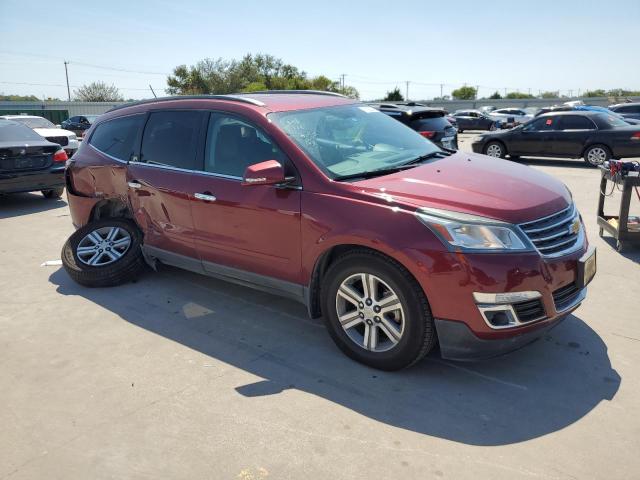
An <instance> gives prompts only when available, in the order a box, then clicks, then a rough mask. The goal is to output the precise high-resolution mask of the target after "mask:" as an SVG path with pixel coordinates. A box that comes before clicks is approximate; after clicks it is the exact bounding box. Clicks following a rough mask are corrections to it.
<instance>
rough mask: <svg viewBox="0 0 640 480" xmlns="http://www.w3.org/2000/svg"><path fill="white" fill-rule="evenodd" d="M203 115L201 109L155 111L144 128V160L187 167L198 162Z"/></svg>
mask: <svg viewBox="0 0 640 480" xmlns="http://www.w3.org/2000/svg"><path fill="white" fill-rule="evenodd" d="M201 123H202V115H201V114H200V112H197V111H191V112H189V111H174V112H154V113H152V114H151V115H149V121H148V122H147V126H146V127H145V129H144V135H143V137H142V147H141V149H140V161H141V162H146V163H155V164H160V165H169V166H172V167H177V168H184V169H187V170H195V169H200V168H199V167H198V166H197V165H196V149H197V145H198V133H199V131H200V125H201Z"/></svg>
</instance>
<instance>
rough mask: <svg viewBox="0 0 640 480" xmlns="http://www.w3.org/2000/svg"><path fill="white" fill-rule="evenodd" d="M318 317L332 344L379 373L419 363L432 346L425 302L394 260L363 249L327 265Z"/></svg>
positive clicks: (432, 330)
mask: <svg viewBox="0 0 640 480" xmlns="http://www.w3.org/2000/svg"><path fill="white" fill-rule="evenodd" d="M321 295H322V313H323V316H324V319H325V323H326V325H327V328H328V330H329V333H330V334H331V338H332V339H333V341H334V342H336V345H337V346H338V347H339V348H340V349H341V350H342V351H343V352H344V353H345V354H346V355H348V356H349V357H351V358H353V359H354V360H357V361H358V362H362V363H364V364H366V365H369V366H371V367H374V368H379V369H381V370H398V369H400V368H405V367H408V366H410V365H413V364H414V363H416V362H418V361H419V360H420V359H421V358H423V357H424V356H425V355H426V354H427V353H428V352H429V350H431V348H432V347H433V345H434V344H435V342H436V332H435V326H434V323H433V318H432V317H431V311H430V309H429V303H428V302H427V298H426V296H425V294H424V292H423V290H422V288H421V287H420V285H419V284H418V283H417V282H416V280H415V279H414V278H413V276H412V275H411V274H410V273H409V272H408V271H407V270H406V268H404V266H402V265H400V264H399V263H398V262H396V261H395V260H394V259H392V258H389V257H387V256H385V255H383V254H381V253H378V252H374V251H371V250H367V249H357V250H353V251H350V252H348V253H345V254H344V255H342V256H340V257H338V258H337V259H336V260H335V261H333V262H332V263H331V266H330V267H329V269H328V270H327V272H326V274H325V276H324V278H323V280H322V287H321Z"/></svg>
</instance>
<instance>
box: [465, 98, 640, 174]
mask: <svg viewBox="0 0 640 480" xmlns="http://www.w3.org/2000/svg"><path fill="white" fill-rule="evenodd" d="M471 146H472V148H473V151H474V152H476V153H484V154H485V155H489V156H491V157H500V158H504V157H505V155H509V156H510V157H511V158H512V159H516V158H518V157H520V156H534V157H564V158H580V157H583V158H584V160H585V162H587V163H588V164H589V165H593V166H597V165H601V164H603V163H604V162H605V161H607V160H609V159H610V158H625V157H639V156H640V127H639V126H637V125H629V124H628V123H626V122H624V121H623V120H621V119H620V118H618V117H617V116H615V115H612V114H607V113H603V112H592V111H569V112H554V113H545V114H543V115H540V116H539V117H536V118H534V119H533V120H530V121H529V122H527V123H525V124H523V125H520V126H519V127H516V128H514V129H512V130H508V131H502V132H493V133H486V134H483V135H480V136H478V137H476V138H475V139H474V141H473V143H472V145H471Z"/></svg>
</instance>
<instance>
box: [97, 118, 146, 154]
mask: <svg viewBox="0 0 640 480" xmlns="http://www.w3.org/2000/svg"><path fill="white" fill-rule="evenodd" d="M143 122H144V115H131V116H129V117H120V118H115V119H113V120H109V121H107V122H104V123H101V124H100V125H98V126H97V127H96V129H95V131H94V132H93V134H92V135H91V140H89V144H91V145H92V146H94V147H95V148H96V149H98V150H100V151H101V152H103V153H106V154H108V155H111V156H112V157H115V158H117V159H118V160H122V161H124V162H127V161H129V160H130V159H131V156H132V155H133V151H134V148H135V144H136V139H137V138H138V134H139V133H140V129H141V128H142V124H143Z"/></svg>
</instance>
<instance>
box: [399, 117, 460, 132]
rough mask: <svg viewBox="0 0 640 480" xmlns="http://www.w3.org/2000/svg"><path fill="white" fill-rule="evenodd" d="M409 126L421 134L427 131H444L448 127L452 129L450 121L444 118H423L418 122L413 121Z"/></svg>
mask: <svg viewBox="0 0 640 480" xmlns="http://www.w3.org/2000/svg"><path fill="white" fill-rule="evenodd" d="M409 125H410V126H411V128H413V129H414V130H417V131H419V132H422V131H425V130H431V131H442V130H444V129H445V128H447V127H451V124H450V123H449V121H448V120H447V119H446V118H444V117H436V118H421V119H418V120H413V121H412V122H411V123H410V124H409Z"/></svg>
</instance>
